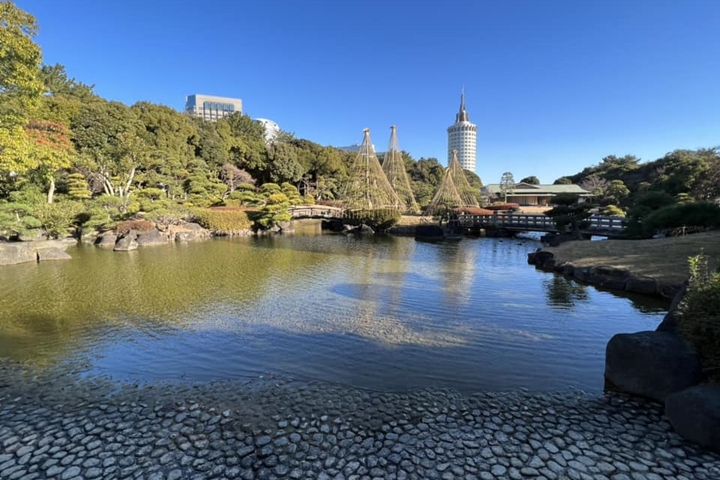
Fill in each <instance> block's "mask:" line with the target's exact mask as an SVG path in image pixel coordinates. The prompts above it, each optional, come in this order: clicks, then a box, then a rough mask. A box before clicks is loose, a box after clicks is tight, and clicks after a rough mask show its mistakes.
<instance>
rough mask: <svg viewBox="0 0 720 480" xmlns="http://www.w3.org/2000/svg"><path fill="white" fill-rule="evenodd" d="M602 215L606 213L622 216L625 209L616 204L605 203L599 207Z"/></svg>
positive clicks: (611, 215) (612, 215)
mask: <svg viewBox="0 0 720 480" xmlns="http://www.w3.org/2000/svg"><path fill="white" fill-rule="evenodd" d="M600 213H601V214H602V215H608V216H610V217H624V216H625V211H624V210H623V209H622V208H620V207H618V206H617V205H606V206H604V207H602V208H601V209H600Z"/></svg>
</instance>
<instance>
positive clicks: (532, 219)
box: [458, 213, 625, 236]
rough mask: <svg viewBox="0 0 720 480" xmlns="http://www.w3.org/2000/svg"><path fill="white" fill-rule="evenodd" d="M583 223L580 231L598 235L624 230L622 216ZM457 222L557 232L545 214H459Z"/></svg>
mask: <svg viewBox="0 0 720 480" xmlns="http://www.w3.org/2000/svg"><path fill="white" fill-rule="evenodd" d="M585 223H587V224H588V225H587V227H586V228H583V229H582V233H585V234H588V235H598V236H618V235H620V234H622V232H623V231H624V230H625V219H624V218H623V217H610V216H603V215H593V216H591V217H589V218H588V219H587V220H586V221H585ZM458 224H459V225H461V226H462V227H464V228H494V229H503V230H508V231H516V232H559V229H558V227H557V225H556V224H555V220H553V218H552V217H548V216H547V215H525V214H514V213H496V214H493V215H459V216H458Z"/></svg>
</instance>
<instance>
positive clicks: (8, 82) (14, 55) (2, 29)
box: [0, 2, 43, 123]
mask: <svg viewBox="0 0 720 480" xmlns="http://www.w3.org/2000/svg"><path fill="white" fill-rule="evenodd" d="M36 33H37V22H36V21H35V18H34V17H33V16H32V15H30V14H29V13H27V12H24V11H22V10H20V9H19V8H17V7H16V6H15V4H14V3H12V2H0V95H2V96H4V97H6V98H5V99H3V107H4V108H2V109H0V116H5V115H8V116H17V115H21V112H27V111H29V110H32V109H33V108H35V107H36V106H37V105H38V102H39V101H40V99H41V98H42V91H43V85H42V82H41V81H40V79H39V73H40V62H41V60H42V53H41V51H40V47H39V46H38V45H37V44H35V42H33V40H32V37H33V36H34V35H35V34H36ZM7 97H11V98H12V97H15V98H18V99H21V102H20V105H18V104H16V103H14V102H6V100H7ZM7 107H12V108H10V109H8V108H7ZM18 107H21V108H18ZM7 110H10V111H9V112H8V111H7ZM20 123H22V122H20Z"/></svg>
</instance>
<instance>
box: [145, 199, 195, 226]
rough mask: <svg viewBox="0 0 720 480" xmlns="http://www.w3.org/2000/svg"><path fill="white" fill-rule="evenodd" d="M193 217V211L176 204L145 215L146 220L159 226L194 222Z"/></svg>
mask: <svg viewBox="0 0 720 480" xmlns="http://www.w3.org/2000/svg"><path fill="white" fill-rule="evenodd" d="M195 217H196V213H195V210H193V209H192V208H190V207H186V206H185V205H179V204H177V203H170V204H169V205H168V206H167V207H164V208H158V209H157V210H153V211H152V212H148V213H147V214H146V215H145V218H146V219H147V220H150V221H151V222H155V223H157V224H159V225H177V224H180V223H182V222H189V221H191V220H195Z"/></svg>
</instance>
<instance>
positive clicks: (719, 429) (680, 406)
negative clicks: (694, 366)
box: [665, 385, 720, 452]
mask: <svg viewBox="0 0 720 480" xmlns="http://www.w3.org/2000/svg"><path fill="white" fill-rule="evenodd" d="M665 414H666V415H667V417H668V419H669V420H670V423H671V424H672V426H673V428H675V431H676V432H678V433H679V434H680V435H682V436H683V437H685V438H686V439H688V440H691V441H693V442H695V443H697V444H700V445H702V446H703V447H706V448H709V449H711V450H714V451H716V452H720V385H698V386H695V387H691V388H688V389H685V390H683V391H681V392H677V393H674V394H672V395H669V396H668V397H667V398H666V399H665Z"/></svg>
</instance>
